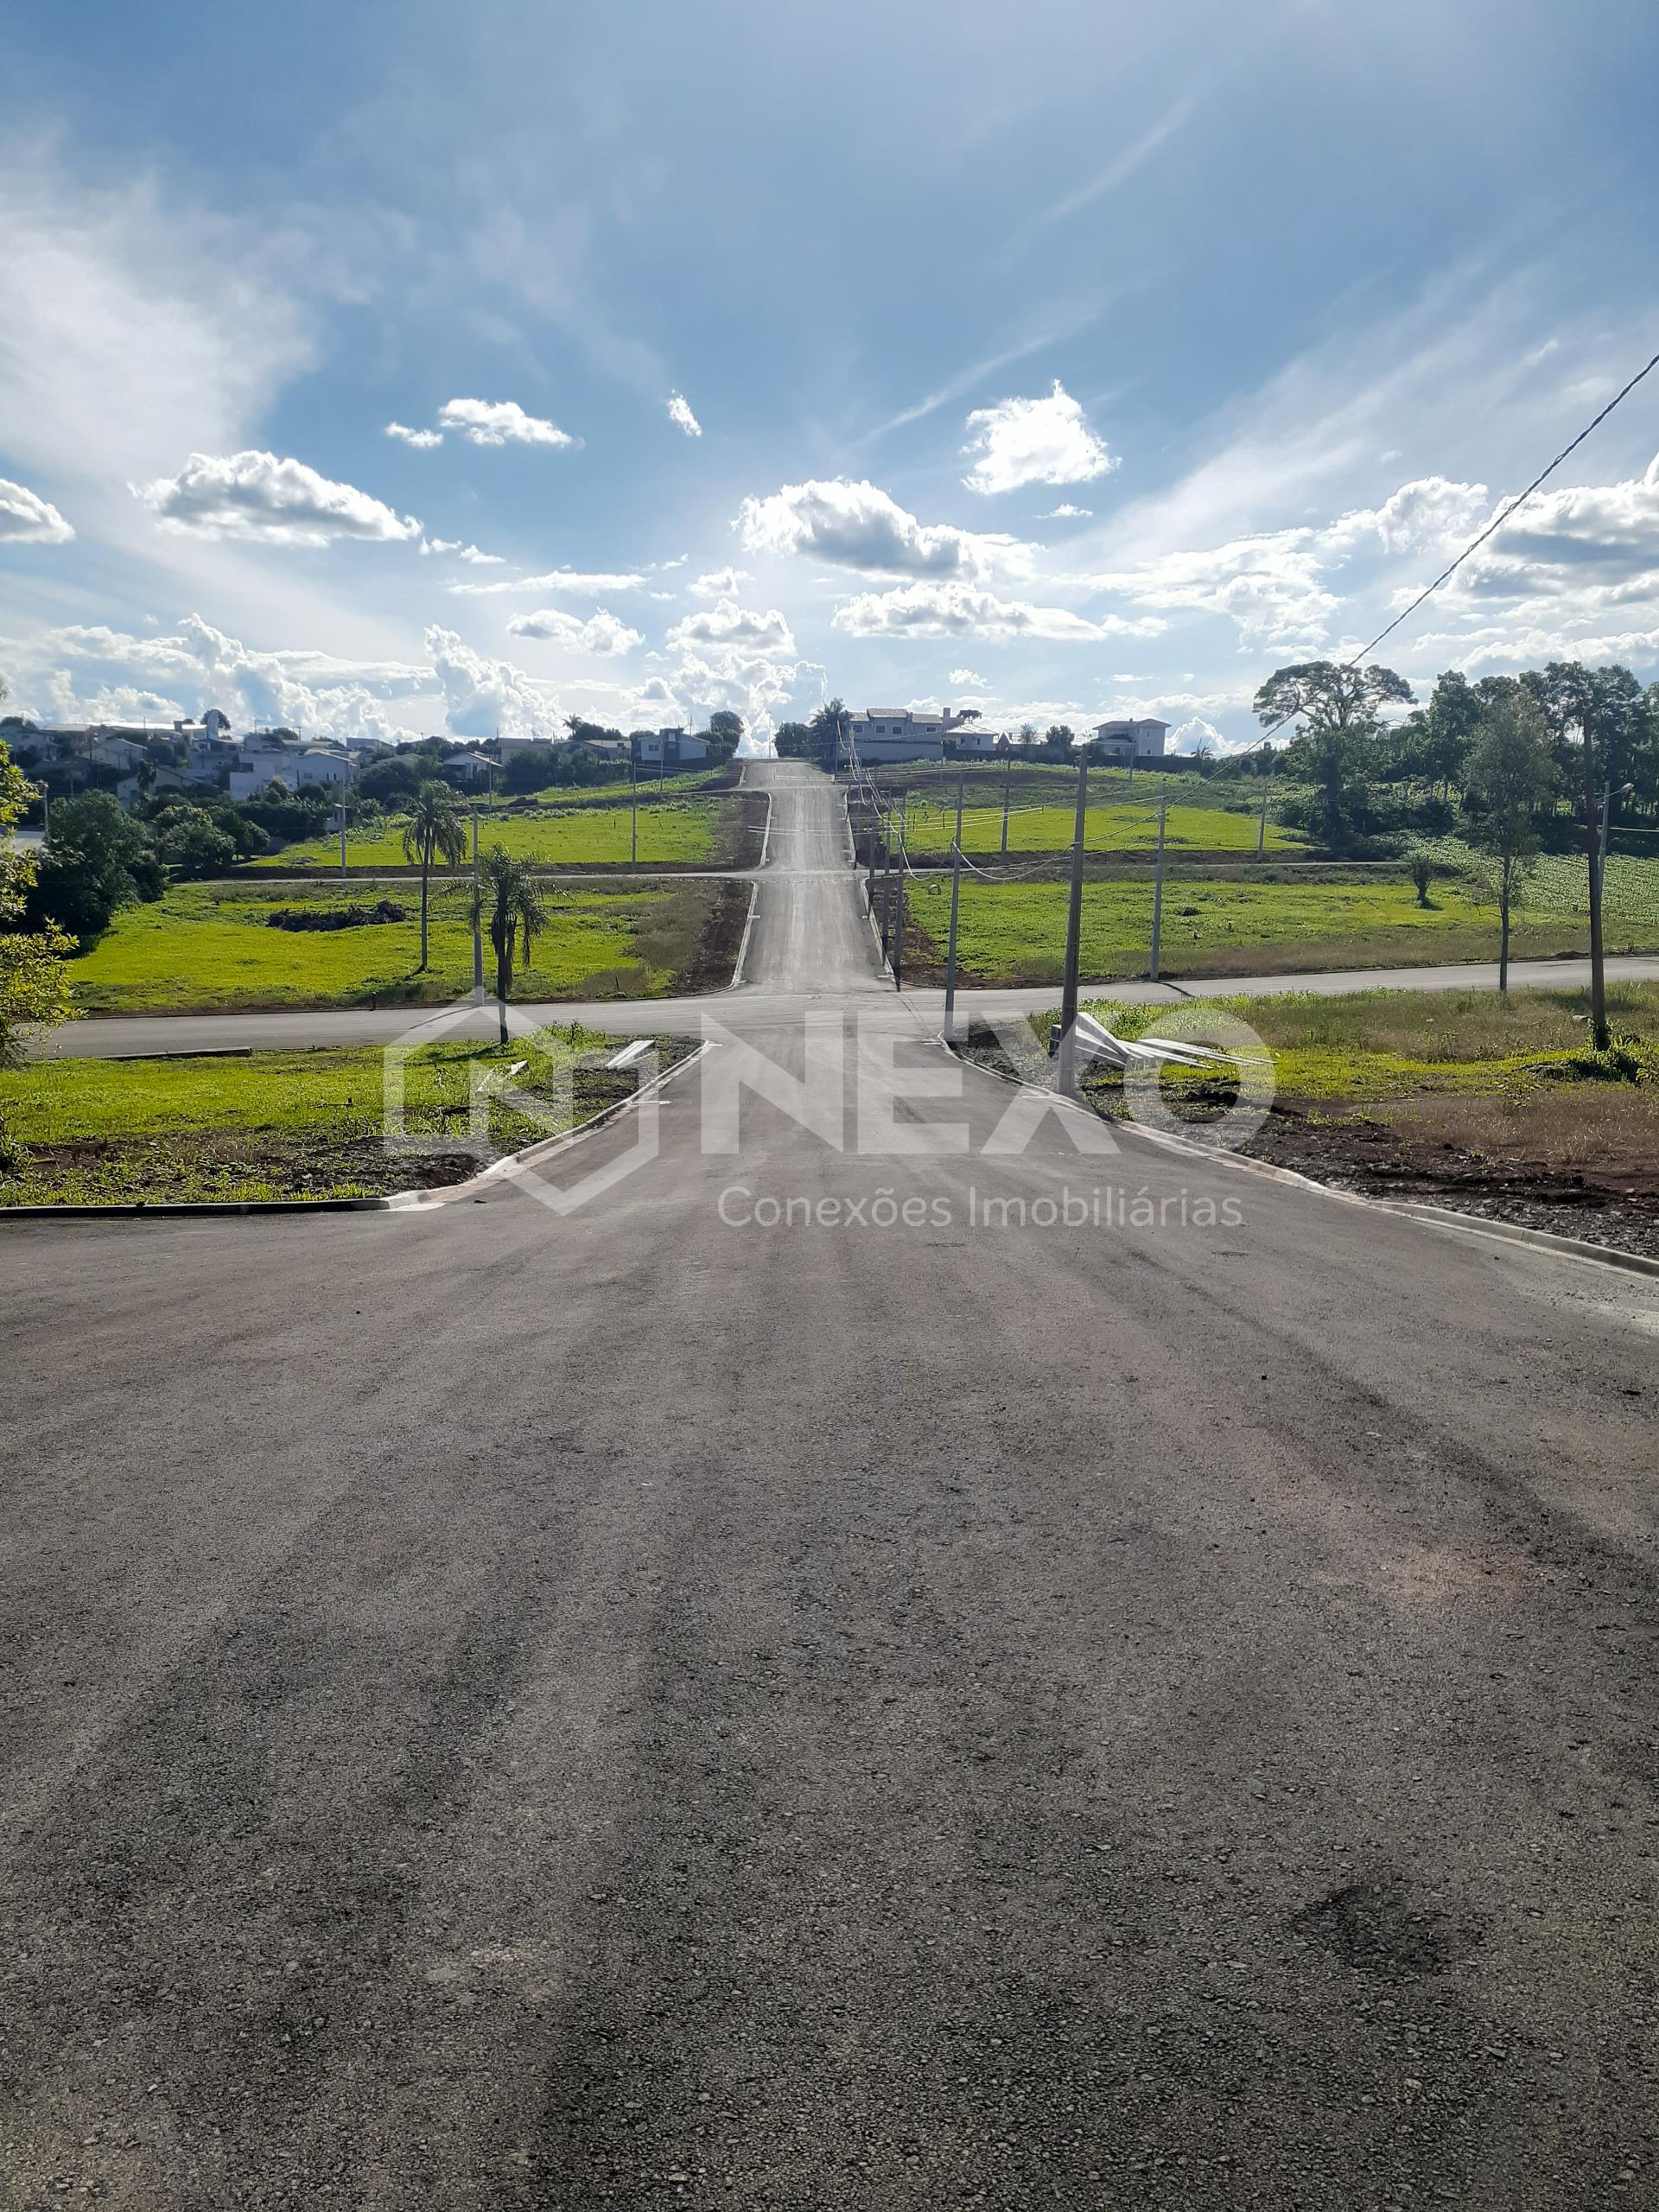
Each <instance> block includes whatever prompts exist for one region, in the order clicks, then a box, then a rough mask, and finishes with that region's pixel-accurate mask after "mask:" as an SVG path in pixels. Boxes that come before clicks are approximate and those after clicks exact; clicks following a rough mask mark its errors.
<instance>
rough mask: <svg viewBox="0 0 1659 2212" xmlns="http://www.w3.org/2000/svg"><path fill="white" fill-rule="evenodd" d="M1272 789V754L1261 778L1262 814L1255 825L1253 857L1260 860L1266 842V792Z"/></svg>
mask: <svg viewBox="0 0 1659 2212" xmlns="http://www.w3.org/2000/svg"><path fill="white" fill-rule="evenodd" d="M1272 789H1273V756H1272V754H1271V753H1269V754H1268V763H1267V772H1266V773H1265V775H1264V776H1263V777H1262V815H1261V819H1260V820H1259V821H1258V822H1257V823H1256V825H1255V857H1256V858H1257V860H1260V859H1261V857H1262V853H1263V851H1264V850H1265V849H1266V847H1267V842H1268V792H1269V791H1271V790H1272Z"/></svg>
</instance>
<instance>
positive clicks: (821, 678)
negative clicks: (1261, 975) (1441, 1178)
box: [0, 0, 1659, 745]
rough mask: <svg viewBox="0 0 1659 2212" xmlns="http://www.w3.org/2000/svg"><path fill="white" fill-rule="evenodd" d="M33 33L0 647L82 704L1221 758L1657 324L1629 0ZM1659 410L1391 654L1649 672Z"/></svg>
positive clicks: (1541, 449)
mask: <svg viewBox="0 0 1659 2212" xmlns="http://www.w3.org/2000/svg"><path fill="white" fill-rule="evenodd" d="M9 27H10V28H9V37H8V47H9V51H8V58H7V73H8V89H9V96H10V97H9V122H10V133H9V137H10V145H9V153H10V159H9V161H8V163H7V164H6V169H5V174H4V175H3V176H0V201H3V203H4V204H3V207H0V480H3V481H0V675H3V677H4V678H5V680H6V681H7V683H8V685H9V687H10V691H11V694H12V702H13V704H14V706H15V707H18V708H22V709H25V710H29V711H34V712H35V713H38V714H41V715H54V716H68V715H73V714H84V713H86V712H93V713H99V714H102V715H123V716H125V715H150V716H153V717H155V718H157V719H165V718H167V717H168V716H170V715H172V714H175V713H181V712H187V711H191V712H194V711H196V710H199V709H200V708H201V707H202V706H204V705H207V704H213V703H217V704H219V705H222V706H224V707H226V709H227V710H228V711H229V712H231V714H232V717H233V719H235V720H236V721H238V722H244V721H251V720H257V719H264V718H266V717H267V716H270V717H280V718H281V719H283V720H286V721H293V722H298V723H302V724H303V725H304V726H305V727H307V728H315V729H332V730H334V731H337V732H339V733H340V734H347V733H351V732H366V731H374V730H384V731H385V732H387V733H388V734H392V733H396V732H397V731H410V732H415V731H428V730H437V729H443V728H448V729H449V730H451V731H453V732H454V733H455V734H488V733H489V732H490V731H491V730H493V729H494V728H498V727H499V728H502V729H504V730H512V731H526V730H536V729H544V730H547V731H549V732H551V731H553V730H555V729H556V728H558V727H559V726H560V718H561V717H562V716H563V714H565V713H567V712H569V711H581V712H583V713H588V714H592V715H597V716H598V717H599V718H601V720H603V721H607V722H616V723H618V724H620V726H622V727H624V728H628V727H636V726H644V725H647V724H652V723H655V722H658V721H673V720H679V719H682V718H684V717H687V716H690V715H699V716H700V715H703V714H706V713H707V711H708V710H709V709H710V708H712V707H715V706H721V705H724V706H731V707H735V708H736V709H738V710H739V711H740V712H741V713H743V714H744V715H746V717H747V719H748V720H749V721H751V723H752V724H753V727H754V728H756V730H757V731H759V732H764V731H765V730H766V728H768V727H769V726H770V724H771V723H772V721H777V720H781V719H783V718H785V716H786V715H804V714H806V713H808V712H810V709H812V708H813V707H814V706H816V705H817V703H818V702H819V700H820V699H821V698H822V697H823V696H824V695H825V694H826V692H837V693H840V694H841V695H842V696H844V697H846V698H847V699H848V700H849V702H852V703H854V704H855V705H864V704H880V705H888V704H902V703H905V702H914V703H918V704H920V703H923V702H953V703H956V704H959V705H960V704H963V703H974V704H977V705H979V706H980V707H981V708H982V711H983V713H984V715H985V717H986V720H987V721H988V722H989V723H991V724H992V725H993V726H995V727H1007V726H1013V725H1014V724H1017V723H1018V722H1020V721H1025V720H1027V719H1029V720H1031V721H1036V722H1038V723H1039V725H1040V724H1046V722H1048V721H1052V720H1054V719H1057V718H1058V719H1064V720H1066V721H1071V722H1072V723H1074V724H1075V725H1077V726H1081V725H1083V724H1084V723H1086V722H1087V721H1090V720H1093V719H1097V718H1098V717H1099V716H1100V715H1103V714H1109V713H1121V712H1127V711H1131V710H1133V711H1137V712H1151V713H1157V714H1160V715H1163V716H1164V717H1165V718H1166V720H1167V721H1171V722H1172V723H1173V724H1174V725H1175V726H1176V727H1177V728H1179V729H1181V730H1182V731H1183V732H1184V733H1185V741H1187V742H1191V741H1192V740H1193V739H1194V738H1196V737H1198V736H1203V735H1207V734H1211V733H1214V734H1215V735H1216V736H1217V738H1218V740H1219V741H1220V742H1221V743H1223V744H1224V745H1226V744H1236V743H1237V742H1239V741H1243V739H1245V738H1246V737H1248V736H1249V734H1251V731H1252V728H1253V725H1252V723H1251V721H1250V717H1249V699H1250V696H1251V695H1252V693H1253V692H1254V690H1255V688H1256V686H1257V685H1258V684H1259V683H1261V682H1262V679H1263V678H1264V677H1266V676H1267V674H1268V672H1269V671H1271V670H1272V669H1273V668H1274V666H1275V665H1277V664H1280V663H1281V662H1283V661H1286V660H1289V659H1295V658H1306V657H1307V656H1309V655H1310V654H1313V653H1328V652H1338V651H1339V650H1341V649H1343V648H1349V649H1351V648H1352V647H1353V646H1355V645H1358V644H1360V643H1362V642H1363V640H1364V639H1366V638H1368V637H1369V636H1370V634H1371V633H1372V632H1374V631H1376V629H1378V628H1380V627H1381V626H1382V624H1383V622H1384V621H1385V620H1387V619H1388V617H1389V613H1391V612H1392V611H1393V610H1394V608H1395V607H1397V606H1398V605H1399V604H1401V603H1402V601H1403V599H1404V598H1405V597H1406V596H1408V595H1409V594H1410V592H1411V591H1412V590H1413V589H1414V588H1416V587H1417V586H1418V585H1420V584H1421V583H1422V582H1426V581H1427V578H1428V577H1429V576H1430V575H1433V573H1434V571H1435V570H1436V569H1438V568H1439V567H1440V565H1442V563H1443V561H1444V558H1445V557H1446V555H1447V554H1448V552H1449V551H1450V550H1452V549H1453V548H1454V547H1455V546H1456V545H1457V544H1459V543H1463V542H1464V541H1465V540H1466V538H1467V537H1470V536H1471V535H1472V534H1473V531H1474V530H1475V529H1477V528H1478V526H1479V525H1480V524H1481V523H1482V522H1483V521H1484V519H1485V518H1487V517H1488V516H1489V515H1490V514H1491V512H1492V511H1493V507H1494V505H1495V503H1496V502H1497V500H1498V499H1500V498H1501V497H1502V496H1503V494H1504V493H1514V492H1515V491H1516V490H1518V489H1519V488H1520V487H1521V486H1522V484H1524V483H1525V482H1526V481H1527V480H1529V478H1530V477H1531V475H1533V474H1535V471H1536V469H1537V468H1538V467H1539V466H1541V462H1542V461H1544V460H1545V459H1547V458H1548V455H1549V454H1551V453H1553V452H1554V450H1555V449H1556V448H1558V447H1559V446H1560V445H1562V444H1564V443H1565V442H1567V438H1568V436H1570V435H1572V434H1573V432H1574V431H1576V430H1577V429H1579V428H1580V427H1581V425H1582V423H1584V422H1585V421H1586V420H1587V419H1588V417H1589V416H1590V415H1591V414H1592V413H1593V412H1594V411H1595V409H1596V408H1597V406H1599V404H1602V402H1603V401H1604V400H1605V398H1606V397H1609V396H1610V395H1611V392H1612V391H1613V390H1615V389H1616V388H1617V386H1618V385H1619V384H1621V383H1622V382H1623V381H1624V378H1626V377H1627V376H1628V375H1629V374H1630V372H1631V371H1632V370H1633V369H1634V368H1635V367H1637V365H1639V364H1640V363H1641V362H1642V361H1643V360H1644V359H1646V358H1647V357H1648V355H1649V354H1650V353H1653V352H1654V351H1655V350H1656V349H1659V299H1656V297H1655V293H1654V287H1653V284H1652V281H1651V276H1650V272H1651V270H1652V269H1653V267H1654V266H1655V264H1656V253H1655V248H1656V244H1659V239H1656V236H1655V232H1656V213H1659V204H1656V193H1655V186H1656V181H1659V159H1656V154H1655V141H1654V134H1653V131H1652V128H1651V115H1650V106H1651V102H1650V87H1651V86H1652V84H1653V82H1654V81H1655V75H1656V64H1659V21H1656V19H1655V17H1654V15H1653V11H1652V10H1651V9H1650V8H1649V7H1646V6H1643V5H1637V4H1626V0H1598V5H1597V6H1596V7H1595V9H1594V10H1591V11H1589V12H1588V13H1587V14H1586V11H1585V10H1582V9H1579V8H1568V7H1567V6H1566V5H1563V4H1554V5H1542V4H1539V0H1490V4H1489V3H1488V0H1396V4H1394V5H1389V6H1383V5H1376V4H1371V3H1370V0H1282V3H1281V4H1278V5H1273V4H1266V0H1264V4H1262V5H1260V6H1257V7H1255V8H1253V9H1249V10H1244V9H1240V8H1238V7H1237V6H1236V5H1227V4H1222V0H1187V4H1179V0H1178V3H1177V4H1174V5H1166V6H1165V7H1163V8H1161V9H1160V10H1146V9H1143V8H1140V7H1136V8H1129V7H1126V6H1118V5H1113V4H1103V0H1089V4H1076V5H1073V4H1062V0H1027V4H1026V5H1024V6H1022V7H1021V8H1020V9H1017V10H1016V9H1012V8H1008V7H1006V6H995V7H993V6H990V5H988V4H982V0H952V4H950V5H944V4H935V3H934V0H910V4H894V0H884V3H883V4H881V5H875V4H871V3H870V0H842V3H841V4H838V5H837V6H836V8H835V9H833V10H830V9H818V10H804V9H780V8H779V7H777V6H776V5H775V4H771V5H761V4H758V0H755V3H752V0H730V3H729V4H726V5H722V6H721V7H718V8H715V9H688V8H686V7H684V6H683V5H666V4H656V0H643V3H642V4H637V5H636V6H634V7H633V8H632V9H628V10H619V9H615V8H609V7H601V6H591V5H590V6H565V7H560V8H553V7H550V6H547V5H545V4H538V5H518V4H512V5H509V4H502V3H501V0H474V4H472V5H470V6H469V7H467V8H466V9H457V8H455V7H454V6H453V5H448V6H442V7H441V6H438V5H436V4H428V0H395V4H380V0H353V4H351V5H349V6H341V5H340V4H339V0H332V4H330V5H327V6H323V5H320V4H315V0H298V4H291V5H289V6H288V7H287V8H286V9H284V10H282V11H258V12H256V11H251V10H237V9H225V8H223V7H214V8H213V9H209V8H207V7H205V6H200V5H194V4H189V5H186V4H182V0H171V4H169V3H168V0H151V4H150V5H149V6H148V7H146V8H144V9H143V10H137V9H133V8H130V7H128V6H125V5H117V4H113V0H94V4H91V5H89V6H86V7H83V8H80V9H79V10H74V11H73V12H72V13H66V11H65V10H62V9H61V8H60V6H57V5H48V4H34V3H33V0H21V4H20V3H19V0H14V4H13V6H12V8H11V10H10V11H9ZM676 394H678V395H680V398H681V404H680V406H679V408H678V409H677V410H676V414H671V399H672V398H673V396H674V395H676ZM394 423H395V424H398V425H401V426H403V429H404V432H405V433H410V432H412V433H416V434H417V438H418V442H411V440H410V438H409V437H408V436H407V435H389V434H388V429H387V425H388V424H394ZM1656 451H1659V375H1656V377H1655V378H1653V379H1652V381H1651V384H1650V385H1647V386H1643V389H1642V390H1641V391H1639V392H1638V393H1637V395H1635V396H1634V397H1632V399H1631V400H1630V401H1629V402H1627V403H1626V405H1625V406H1624V408H1623V409H1622V410H1620V412H1619V413H1618V415H1617V416H1614V417H1613V418H1612V420H1611V422H1610V423H1608V424H1607V425H1606V427H1605V429H1603V430H1602V431H1600V432H1599V433H1598V435H1597V436H1596V438H1595V440H1594V441H1593V442H1592V443H1591V444H1589V445H1588V446H1586V448H1584V449H1583V450H1582V451H1581V452H1580V454H1578V455H1576V456H1575V457H1574V460H1573V463H1571V464H1570V465H1569V467H1567V470H1565V471H1564V472H1563V474H1562V475H1561V477H1560V479H1558V480H1556V483H1555V484H1554V485H1552V486H1551V492H1550V495H1549V496H1548V498H1547V499H1544V500H1542V501H1541V503H1540V505H1539V506H1538V507H1537V508H1536V510H1535V511H1534V512H1532V514H1531V516H1530V518H1529V523H1528V525H1527V526H1526V528H1524V529H1522V528H1520V527H1519V526H1517V527H1516V531H1515V534H1514V535H1513V537H1510V536H1509V535H1507V534H1506V535H1505V536H1504V537H1501V538H1500V539H1498V540H1497V541H1495V543H1494V545H1493V547H1492V549H1491V553H1490V555H1489V556H1482V557H1481V559H1480V560H1479V561H1478V562H1477V563H1471V566H1470V568H1469V569H1468V570H1466V571H1465V572H1464V575H1462V576H1460V578H1459V582H1458V584H1457V586H1456V587H1455V588H1452V589H1451V590H1448V591H1447V592H1446V594H1444V595H1443V596H1442V597H1441V598H1440V599H1439V600H1437V601H1434V602H1432V603H1431V605H1430V607H1428V608H1427V609H1425V610H1424V612H1423V613H1422V614H1421V615H1420V616H1418V617H1416V618H1414V621H1413V624H1412V626H1411V627H1410V628H1409V630H1408V632H1406V633H1405V634H1404V635H1403V637H1402V639H1401V641H1400V642H1399V644H1398V645H1397V646H1396V647H1395V648H1393V649H1392V650H1391V652H1390V655H1389V658H1391V659H1392V660H1393V662H1394V664H1395V665H1397V666H1399V667H1400V668H1401V669H1402V671H1403V672H1404V673H1406V674H1407V675H1408V676H1409V677H1412V678H1413V679H1414V681H1420V682H1423V681H1429V680H1432V678H1433V675H1434V673H1435V672H1436V671H1438V670H1439V669H1440V668H1442V667H1446V666H1450V665H1458V666H1464V667H1467V668H1469V669H1470V670H1471V671H1472V672H1475V673H1481V672H1484V671H1488V670H1491V669H1495V668H1501V667H1512V666H1516V665H1518V664H1525V663H1526V662H1527V661H1529V660H1536V659H1541V658H1546V657H1553V656H1559V655H1565V654H1573V655H1582V656H1584V657H1586V658H1610V657H1617V658H1622V659H1624V660H1627V661H1629V662H1630V664H1632V665H1634V666H1635V667H1636V668H1637V671H1638V672H1640V673H1641V674H1642V675H1643V677H1652V676H1655V675H1659V469H1655V468H1653V467H1652V464H1653V462H1654V457H1655V454H1656Z"/></svg>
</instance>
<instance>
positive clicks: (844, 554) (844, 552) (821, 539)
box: [737, 476, 1030, 577]
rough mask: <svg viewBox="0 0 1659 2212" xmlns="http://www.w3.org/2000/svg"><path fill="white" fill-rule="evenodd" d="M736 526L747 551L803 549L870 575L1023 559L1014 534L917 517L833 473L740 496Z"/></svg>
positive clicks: (1017, 565) (968, 569) (1022, 563)
mask: <svg viewBox="0 0 1659 2212" xmlns="http://www.w3.org/2000/svg"><path fill="white" fill-rule="evenodd" d="M737 528H738V530H739V531H740V532H741V536H742V540H743V543H744V545H745V546H746V547H747V550H749V551H750V552H752V553H760V552H772V553H810V554H812V555H814V556H816V557H817V559H818V560H820V561H829V562H832V563H835V564H836V566H837V567H839V568H844V569H863V570H865V571H866V572H867V573H868V574H870V575H896V576H976V577H977V576H982V575H985V574H986V573H988V570H990V569H992V568H993V567H994V566H996V565H998V564H1001V565H1002V566H1005V567H1008V568H1011V569H1026V568H1028V567H1029V565H1030V555H1029V549H1028V548H1027V547H1025V546H1022V545H1020V543H1019V541H1018V540H1017V539H1015V538H1012V537H1001V536H992V535H983V534H976V532H974V531H966V530H956V529H953V528H952V527H951V525H950V524H948V523H921V522H918V520H917V519H916V517H915V516H914V515H913V514H912V513H910V512H909V511H908V510H907V509H906V508H904V507H901V506H900V505H899V503H898V501H897V500H896V499H893V498H892V497H890V495H889V494H888V493H886V492H883V491H881V490H880V488H879V487H878V486H875V485H874V484H872V483H869V482H868V480H863V481H860V482H858V483H850V482H849V481H848V480H847V479H846V478H844V477H839V476H838V477H836V478H834V479H833V480H828V481H823V480H812V481H810V482H808V483H805V484H785V485H784V486H782V488H781V489H780V490H779V491H776V492H773V493H771V494H770V496H769V497H767V498H766V499H745V500H744V502H743V505H742V508H741V512H740V513H739V515H738V518H737Z"/></svg>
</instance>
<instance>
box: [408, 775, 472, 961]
mask: <svg viewBox="0 0 1659 2212" xmlns="http://www.w3.org/2000/svg"><path fill="white" fill-rule="evenodd" d="M466 856H467V825H466V824H465V823H464V822H463V821H462V820H461V809H460V808H459V807H458V806H457V805H456V804H455V795H454V791H451V790H450V788H449V786H448V784H441V783H439V782H438V780H437V779H436V778H435V777H432V778H429V779H428V780H427V781H426V782H425V783H423V785H421V787H420V789H419V790H418V791H416V794H415V797H414V798H413V800H412V801H411V802H410V809H409V817H408V820H407V821H406V822H405V823H404V859H405V860H407V861H413V862H415V864H416V866H417V867H418V868H419V869H420V871H421V962H420V968H417V969H416V974H417V975H418V974H419V973H420V969H421V968H424V967H425V966H426V930H427V911H428V894H429V889H430V886H431V880H432V864H433V862H434V861H436V860H439V859H442V860H443V861H447V862H448V865H449V866H450V867H451V868H458V867H459V866H460V864H461V861H463V860H464V859H465V858H466Z"/></svg>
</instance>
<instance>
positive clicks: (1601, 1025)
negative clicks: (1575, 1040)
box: [1580, 714, 1611, 1052]
mask: <svg viewBox="0 0 1659 2212" xmlns="http://www.w3.org/2000/svg"><path fill="white" fill-rule="evenodd" d="M1580 730H1581V731H1582V733H1583V735H1584V839H1585V852H1586V856H1587V858H1588V861H1589V867H1590V1032H1591V1036H1592V1040H1593V1043H1594V1046H1595V1049H1596V1051H1597V1052H1605V1051H1606V1050H1607V1046H1608V1044H1609V1042H1610V1041H1611V1040H1610V1039H1609V1035H1608V1030H1607V965H1606V961H1605V957H1604V956H1603V952H1602V944H1601V818H1600V812H1599V809H1598V807H1597V805H1596V748H1595V741H1594V739H1593V738H1592V734H1591V719H1590V716H1589V715H1587V714H1586V716H1585V717H1584V720H1583V721H1582V722H1581V723H1580ZM1610 780H1611V779H1610Z"/></svg>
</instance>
